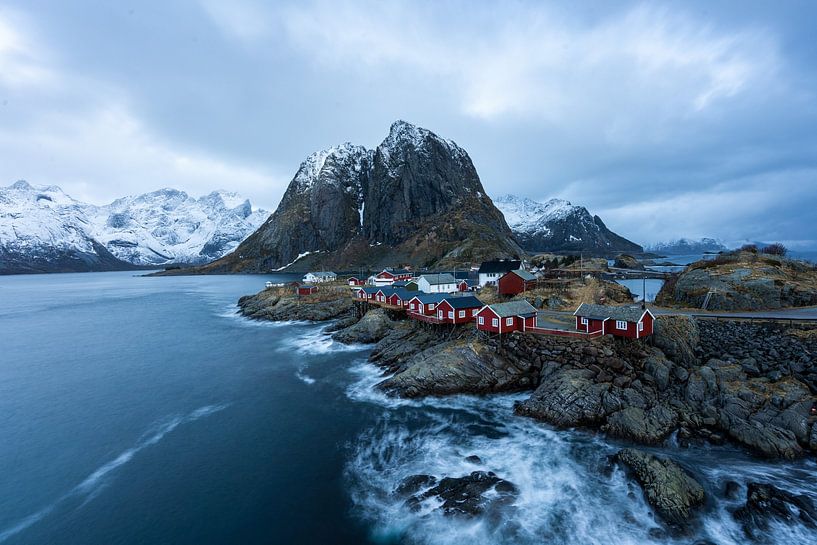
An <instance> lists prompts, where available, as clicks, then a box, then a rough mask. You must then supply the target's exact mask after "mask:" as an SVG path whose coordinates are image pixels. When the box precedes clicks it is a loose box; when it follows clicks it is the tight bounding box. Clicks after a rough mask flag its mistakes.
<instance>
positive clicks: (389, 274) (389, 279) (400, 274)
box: [374, 269, 412, 286]
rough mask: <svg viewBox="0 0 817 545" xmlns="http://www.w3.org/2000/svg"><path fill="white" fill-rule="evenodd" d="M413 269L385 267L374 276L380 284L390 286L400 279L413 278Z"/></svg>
mask: <svg viewBox="0 0 817 545" xmlns="http://www.w3.org/2000/svg"><path fill="white" fill-rule="evenodd" d="M411 277H412V274H411V271H407V270H405V269H383V270H382V271H380V272H379V273H377V274H376V275H375V277H374V282H375V284H377V285H378V286H388V285H391V284H392V283H393V282H398V281H400V280H411Z"/></svg>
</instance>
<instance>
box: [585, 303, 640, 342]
mask: <svg viewBox="0 0 817 545" xmlns="http://www.w3.org/2000/svg"><path fill="white" fill-rule="evenodd" d="M573 315H574V316H575V317H576V329H577V330H578V331H584V332H585V333H596V332H599V331H600V332H601V334H602V335H615V336H617V337H626V338H628V339H641V338H643V337H646V336H648V335H652V331H653V323H654V322H655V316H653V313H652V312H650V310H649V309H648V308H641V307H638V306H623V307H619V306H607V305H590V304H587V303H582V304H581V305H579V308H577V309H576V312H574V313H573Z"/></svg>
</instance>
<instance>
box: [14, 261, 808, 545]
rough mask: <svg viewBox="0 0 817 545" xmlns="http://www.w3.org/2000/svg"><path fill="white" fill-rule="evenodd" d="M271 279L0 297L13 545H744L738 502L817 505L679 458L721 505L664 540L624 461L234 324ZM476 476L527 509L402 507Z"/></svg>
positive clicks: (28, 289) (774, 531)
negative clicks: (733, 484)
mask: <svg viewBox="0 0 817 545" xmlns="http://www.w3.org/2000/svg"><path fill="white" fill-rule="evenodd" d="M270 278H273V277H263V276H216V277H212V276H210V277H176V278H144V277H139V276H136V275H134V274H133V273H98V274H97V273H95V274H67V275H49V276H17V277H4V278H0V543H3V544H6V543H8V544H12V543H13V544H34V545H45V544H54V543H60V544H63V543H64V544H82V545H96V544H105V545H108V544H136V543H140V544H142V543H151V544H171V543H172V544H187V543H191V544H192V543H196V544H216V543H218V544H222V543H241V544H255V543H258V544H266V543H306V544H311V543H333V544H335V543H336V544H353V543H354V544H360V543H369V542H372V543H434V544H437V543H462V541H463V540H464V539H467V540H468V541H470V542H472V543H523V544H527V543H543V542H547V543H564V544H568V543H599V544H601V543H691V542H693V541H695V540H696V539H708V540H710V541H712V542H715V543H720V544H727V543H743V542H745V538H744V536H743V534H742V533H741V531H740V529H739V527H738V526H737V525H736V524H735V522H734V521H733V520H732V518H731V515H730V514H729V512H728V510H729V509H730V508H733V507H734V506H736V505H737V504H738V503H739V501H738V500H734V499H726V498H725V497H724V494H723V492H722V490H723V487H724V485H725V483H726V481H728V480H735V481H737V482H738V483H740V484H744V483H745V482H747V481H749V480H761V481H768V482H773V483H774V484H776V485H778V486H782V487H784V488H786V489H788V490H790V491H792V492H796V493H805V494H809V495H811V496H812V497H815V499H817V492H816V491H815V484H814V470H815V469H817V466H815V464H814V463H813V462H806V461H803V462H796V463H787V464H769V463H765V462H762V461H758V460H756V459H752V458H750V457H747V456H746V455H745V454H744V453H742V452H740V451H738V450H733V449H708V448H697V449H691V450H683V449H677V450H672V451H664V452H665V453H671V454H672V455H673V456H674V457H675V458H676V459H677V460H678V461H679V462H681V463H682V464H683V465H684V466H685V467H687V468H688V469H689V470H690V471H692V472H693V473H694V474H695V475H696V476H697V477H699V478H700V479H701V480H702V482H704V483H706V484H705V485H706V486H707V492H708V494H709V495H710V502H709V505H708V506H707V507H706V510H705V513H704V515H703V516H702V517H701V521H700V524H698V525H697V526H696V527H695V529H694V530H693V534H692V535H687V536H682V537H669V536H666V535H663V534H662V533H661V532H659V531H657V528H658V524H656V523H655V521H654V520H653V518H652V515H651V514H650V510H649V509H648V507H647V506H646V504H645V503H644V501H643V499H642V496H641V493H640V491H638V489H636V488H634V485H633V484H632V483H631V482H630V481H629V480H628V479H627V478H626V477H625V475H623V473H622V472H621V471H619V470H618V469H616V468H614V467H612V466H611V465H610V464H609V463H608V461H607V460H608V456H609V455H610V454H612V453H614V452H615V451H616V449H617V448H619V447H620V445H615V444H611V443H609V442H606V441H604V440H603V439H602V438H600V437H599V436H594V435H590V434H584V433H577V432H564V431H555V430H552V429H550V428H548V427H547V426H543V425H540V424H538V423H535V422H532V421H530V420H527V419H523V418H518V417H514V416H513V414H512V412H513V403H514V402H515V401H516V400H518V399H521V397H520V396H493V397H489V398H476V397H468V396H459V397H452V398H447V399H431V400H425V401H410V402H409V401H396V400H391V399H387V398H385V397H384V396H382V395H379V394H378V393H377V392H376V391H375V390H374V389H373V388H372V387H373V385H374V384H375V383H376V382H377V381H378V380H379V379H380V376H379V373H378V371H377V370H376V369H375V368H374V367H373V366H371V365H370V364H368V363H366V357H367V355H368V350H367V349H366V348H365V347H356V346H352V347H348V346H343V345H339V344H337V343H334V342H332V341H331V340H330V339H329V338H328V336H327V335H326V334H325V333H324V332H323V328H324V326H322V325H318V324H303V323H289V324H264V323H256V322H251V321H248V320H244V319H242V318H240V317H238V316H236V314H235V309H236V307H235V302H236V300H237V299H238V297H239V296H241V295H244V294H248V293H254V292H256V291H258V289H259V288H260V287H261V286H262V285H263V283H264V281H266V280H268V279H270ZM278 278H280V277H278ZM471 455H477V456H479V457H480V461H479V462H476V461H469V459H467V458H468V457H469V456H471ZM471 460H473V459H471ZM475 470H487V471H495V472H496V473H497V474H498V475H499V476H500V477H503V478H505V479H508V480H510V481H511V482H513V483H515V484H516V485H517V486H518V487H519V496H518V498H517V499H516V501H515V502H514V504H513V505H511V506H507V507H504V508H502V511H500V512H498V513H488V514H486V515H485V516H482V517H478V518H476V519H471V520H463V519H455V518H450V517H443V516H441V515H440V514H439V513H438V512H436V511H434V510H433V507H434V503H433V502H430V503H428V504H426V505H424V506H423V508H422V509H421V510H419V511H412V510H410V509H408V508H407V507H406V505H405V504H404V502H403V500H402V499H401V498H398V497H396V496H394V495H393V494H392V491H393V490H394V489H395V488H396V486H397V485H398V484H399V482H400V481H401V480H402V479H403V478H405V477H407V476H409V475H413V474H419V473H427V474H432V475H436V476H444V475H445V476H454V477H458V476H462V475H465V474H467V473H469V472H471V471H475ZM768 537H769V539H770V541H771V542H773V543H791V542H792V541H796V542H799V543H813V542H816V541H817V533H815V530H813V529H807V528H804V527H802V526H796V525H795V526H784V525H773V526H772V528H771V529H770V530H769V532H768Z"/></svg>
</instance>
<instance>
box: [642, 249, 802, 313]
mask: <svg viewBox="0 0 817 545" xmlns="http://www.w3.org/2000/svg"><path fill="white" fill-rule="evenodd" d="M707 296H708V301H707ZM705 301H706V302H707V306H706V308H707V310H768V309H777V308H784V307H799V306H807V305H815V304H817V269H816V268H815V267H814V266H812V265H809V264H806V263H803V262H799V261H794V260H790V259H786V258H782V257H778V256H773V255H765V254H755V253H752V252H734V253H732V254H724V255H721V256H718V257H717V258H716V259H712V260H707V261H698V262H696V263H692V264H691V265H689V266H688V267H687V268H686V269H685V270H684V271H683V272H681V273H680V274H679V275H678V276H677V277H674V278H672V279H670V280H669V281H667V282H666V283H665V284H664V285H663V287H662V288H661V291H660V292H659V293H658V295H657V296H656V303H658V304H659V305H664V306H672V305H680V306H687V307H693V308H701V307H702V306H703V304H704V302H705Z"/></svg>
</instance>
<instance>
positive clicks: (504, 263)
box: [479, 259, 522, 274]
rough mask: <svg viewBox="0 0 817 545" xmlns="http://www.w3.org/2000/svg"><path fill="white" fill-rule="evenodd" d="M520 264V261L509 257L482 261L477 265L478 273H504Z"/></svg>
mask: <svg viewBox="0 0 817 545" xmlns="http://www.w3.org/2000/svg"><path fill="white" fill-rule="evenodd" d="M521 266H522V262H521V261H519V260H518V259H517V260H511V259H498V260H494V261H483V262H482V264H481V265H480V266H479V274H486V273H505V272H508V271H513V270H515V269H518V268H519V267H521Z"/></svg>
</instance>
